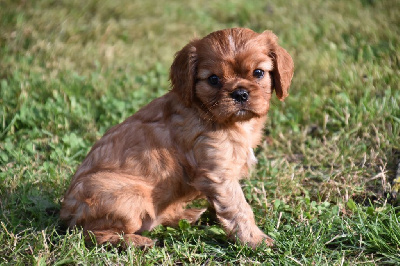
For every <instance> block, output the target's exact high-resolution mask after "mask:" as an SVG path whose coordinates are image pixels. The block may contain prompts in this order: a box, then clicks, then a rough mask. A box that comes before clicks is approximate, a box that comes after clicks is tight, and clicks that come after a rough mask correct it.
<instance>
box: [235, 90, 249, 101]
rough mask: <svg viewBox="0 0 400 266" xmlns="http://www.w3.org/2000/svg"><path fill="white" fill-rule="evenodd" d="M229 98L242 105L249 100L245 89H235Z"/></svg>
mask: <svg viewBox="0 0 400 266" xmlns="http://www.w3.org/2000/svg"><path fill="white" fill-rule="evenodd" d="M231 97H232V98H233V99H234V100H235V101H236V102H238V103H244V102H247V100H248V99H249V92H248V91H247V90H245V89H237V90H235V91H234V92H232V93H231Z"/></svg>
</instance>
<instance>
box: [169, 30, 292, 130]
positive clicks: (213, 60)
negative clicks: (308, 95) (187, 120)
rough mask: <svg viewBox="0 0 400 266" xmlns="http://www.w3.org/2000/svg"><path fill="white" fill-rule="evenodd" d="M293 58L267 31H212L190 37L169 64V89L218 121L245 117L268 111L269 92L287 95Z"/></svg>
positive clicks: (236, 119)
mask: <svg viewBox="0 0 400 266" xmlns="http://www.w3.org/2000/svg"><path fill="white" fill-rule="evenodd" d="M292 76H293V60H292V58H291V57H290V55H289V54H288V53H287V52H286V50H284V49H283V48H282V47H280V46H279V45H278V44H277V37H276V36H275V35H274V34H273V33H272V32H270V31H265V32H263V33H261V34H258V33H255V32H253V31H251V30H249V29H241V28H234V29H226V30H221V31H216V32H213V33H211V34H209V35H208V36H206V37H204V38H203V39H200V40H193V41H192V42H190V43H189V44H187V45H186V46H185V47H184V48H183V49H182V50H181V51H179V52H178V53H177V54H176V57H175V60H174V62H173V64H172V66H171V72H170V79H171V82H172V91H174V92H175V93H177V94H179V95H180V97H181V99H182V101H183V103H184V104H185V105H186V106H188V107H197V108H199V110H201V111H202V112H203V113H204V114H206V115H207V117H208V118H209V119H211V120H213V121H215V122H218V123H231V122H238V121H246V120H249V119H252V118H254V117H261V116H264V115H266V114H267V112H268V109H269V100H270V98H271V95H272V91H273V90H275V92H276V95H277V96H278V98H279V99H280V100H283V99H284V98H286V97H287V96H288V95H289V94H288V90H289V86H290V82H291V79H292Z"/></svg>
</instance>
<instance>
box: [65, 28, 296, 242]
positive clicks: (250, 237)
mask: <svg viewBox="0 0 400 266" xmlns="http://www.w3.org/2000/svg"><path fill="white" fill-rule="evenodd" d="M257 68H265V69H263V70H265V75H264V77H263V78H261V79H257V78H255V77H253V71H254V70H255V69H257ZM268 72H269V73H270V75H269V74H268ZM212 74H216V75H217V76H219V77H220V79H221V85H220V86H219V87H218V88H216V87H214V86H211V85H210V84H209V82H208V79H207V78H208V77H209V76H210V75H212ZM292 75H293V61H292V59H291V57H290V56H289V54H288V53H287V52H286V51H285V50H284V49H283V48H281V47H280V46H279V45H278V44H277V38H276V36H275V35H274V34H272V33H271V32H269V31H266V32H264V33H262V34H258V33H255V32H253V31H251V30H248V29H227V30H222V31H217V32H214V33H211V34H210V35H208V36H206V37H205V38H203V39H201V40H194V41H192V42H190V43H189V44H188V45H186V46H185V47H184V48H183V49H182V50H181V51H179V52H178V53H177V55H176V58H175V60H174V62H173V64H172V66H171V74H170V78H171V82H172V90H171V91H170V92H169V93H167V94H166V95H164V96H162V97H160V98H158V99H156V100H154V101H152V102H151V103H150V104H148V105H147V106H145V107H143V108H142V109H141V110H139V111H138V112H137V113H136V114H134V115H133V116H131V117H129V118H128V119H127V120H125V121H124V122H123V123H121V124H119V125H117V126H115V127H113V128H111V129H110V130H109V131H108V132H107V133H106V134H105V135H104V136H103V137H102V138H101V139H100V140H99V141H98V142H97V143H96V144H95V145H94V146H93V148H92V150H91V151H90V152H89V154H88V155H87V157H86V159H85V160H84V161H83V163H82V164H81V166H80V167H79V168H78V170H77V172H76V174H75V176H74V177H73V179H72V182H71V186H70V188H69V189H68V191H67V193H66V194H65V197H64V200H63V203H62V210H61V219H63V220H65V221H66V222H67V223H68V225H69V226H75V225H78V226H82V227H83V229H84V231H85V232H92V233H93V235H94V237H95V238H96V240H97V241H98V242H99V243H103V242H111V243H113V244H116V243H118V242H119V241H120V240H121V237H122V238H123V239H124V240H126V241H127V242H128V243H132V244H134V245H137V246H146V245H151V244H152V240H151V239H149V238H146V237H144V236H141V235H140V233H141V232H142V231H144V230H151V229H152V228H154V227H155V226H157V225H159V224H163V225H170V226H175V225H177V223H178V222H179V220H180V219H187V220H189V221H190V222H195V221H196V220H197V219H199V217H200V215H201V214H202V213H203V212H204V209H185V206H186V204H187V203H188V202H190V201H192V200H194V199H196V198H199V197H206V198H207V199H208V200H209V202H210V203H211V204H212V206H213V207H214V208H215V210H216V213H217V217H218V219H219V221H220V222H221V224H222V225H223V227H224V228H225V230H226V232H227V234H228V236H229V237H231V238H233V239H235V238H237V239H238V240H240V241H241V242H243V243H247V244H249V245H250V246H252V247H256V246H257V245H259V244H260V243H261V242H263V241H264V242H265V243H266V244H268V245H272V239H271V238H269V237H268V236H266V235H265V234H264V233H263V232H262V231H261V230H260V229H259V228H258V227H257V226H256V224H255V221H254V215H253V212H252V210H251V207H250V206H249V205H248V204H247V202H246V200H245V197H244V195H243V192H242V190H241V187H240V184H239V180H240V179H241V178H243V177H244V176H245V175H246V174H247V172H248V168H249V167H250V166H251V164H253V163H254V162H255V158H254V155H253V152H252V148H254V147H255V146H257V145H258V144H259V142H260V139H261V135H262V127H263V123H264V121H265V119H266V114H267V112H268V109H269V101H270V98H271V95H272V90H273V89H275V91H276V93H277V96H278V97H279V98H280V99H281V100H283V99H284V98H285V97H286V96H287V95H288V89H289V85H290V81H291V78H292ZM238 88H245V89H246V90H247V91H248V93H249V99H248V101H246V102H245V103H238V102H237V101H234V100H233V98H232V97H231V93H232V92H233V91H235V90H237V89H238ZM119 234H121V235H122V236H121V237H120V236H119Z"/></svg>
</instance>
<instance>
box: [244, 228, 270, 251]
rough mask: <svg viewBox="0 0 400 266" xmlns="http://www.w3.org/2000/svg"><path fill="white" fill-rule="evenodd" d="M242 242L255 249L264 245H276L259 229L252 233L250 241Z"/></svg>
mask: <svg viewBox="0 0 400 266" xmlns="http://www.w3.org/2000/svg"><path fill="white" fill-rule="evenodd" d="M242 242H244V243H247V244H248V245H249V246H250V247H251V248H253V249H255V248H256V247H258V246H260V245H261V244H263V243H264V244H265V245H266V246H268V247H272V246H273V245H274V240H273V239H272V238H270V237H269V236H267V235H266V234H264V233H263V232H262V231H261V230H260V229H259V228H258V227H257V228H256V229H254V230H253V232H251V233H250V235H249V238H248V239H243V240H242Z"/></svg>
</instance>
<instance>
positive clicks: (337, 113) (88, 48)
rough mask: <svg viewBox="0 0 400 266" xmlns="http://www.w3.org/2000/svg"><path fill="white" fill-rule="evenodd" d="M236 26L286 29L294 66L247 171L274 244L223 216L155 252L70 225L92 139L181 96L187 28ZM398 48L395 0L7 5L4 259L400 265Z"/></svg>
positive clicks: (0, 145) (49, 0)
mask: <svg viewBox="0 0 400 266" xmlns="http://www.w3.org/2000/svg"><path fill="white" fill-rule="evenodd" d="M229 27H248V28H251V29H253V30H255V31H258V32H262V31H263V30H265V29H270V30H272V31H274V32H275V33H276V35H277V36H278V37H279V42H280V44H281V45H282V46H283V47H284V48H285V49H286V50H287V51H288V52H289V53H290V54H291V55H292V57H293V60H294V63H295V74H294V78H293V82H292V85H291V89H290V96H289V97H288V98H287V99H286V100H285V102H280V101H279V100H278V99H274V100H273V102H272V107H271V110H270V112H269V115H268V121H267V123H266V125H265V138H264V141H263V142H262V144H261V145H260V146H259V147H258V148H257V149H256V151H255V152H256V156H257V158H258V161H259V163H258V164H257V166H256V168H255V169H253V170H252V172H251V175H250V179H248V180H244V181H243V190H244V192H245V196H246V198H247V200H248V202H249V203H250V205H251V206H252V208H253V211H254V213H255V216H256V220H257V224H258V225H259V227H260V228H261V229H262V230H263V231H265V232H266V233H268V234H269V235H270V236H271V237H273V238H274V239H275V246H274V247H272V248H267V247H265V246H260V247H259V248H257V249H256V250H252V249H251V248H249V247H247V246H244V245H240V244H237V243H233V242H231V241H228V240H227V239H226V235H225V233H224V232H223V230H222V229H221V227H220V226H219V225H218V222H217V221H216V220H215V218H214V217H213V215H212V213H205V215H204V216H203V217H202V218H201V220H200V221H199V222H198V224H196V225H192V226H191V225H189V224H188V223H187V222H186V221H181V223H180V226H179V228H169V227H162V226H160V227H157V228H156V229H155V230H154V231H152V232H148V233H147V234H148V235H149V236H150V237H151V238H154V239H157V244H156V245H155V246H154V247H152V248H149V249H144V250H143V249H138V248H135V247H129V248H128V249H126V250H122V249H120V248H114V247H110V246H96V245H88V244H87V243H85V242H84V240H83V238H82V232H81V230H79V229H73V230H68V229H66V228H64V227H63V226H62V224H61V222H60V221H59V218H58V212H59V209H60V201H61V199H62V197H63V194H64V192H65V191H66V189H67V187H68V185H69V182H70V178H71V176H72V175H73V174H74V171H75V170H76V168H77V166H78V165H79V164H80V162H81V161H82V160H83V158H84V157H85V155H86V153H87V152H88V151H89V149H90V147H91V146H92V145H93V144H94V142H95V141H96V140H97V139H99V138H100V137H101V136H102V135H103V134H104V132H105V131H106V130H107V129H108V128H110V127H111V126H112V125H114V124H116V123H119V122H122V121H123V120H124V119H125V118H127V117H128V116H130V115H131V114H133V113H134V112H136V111H137V110H138V109H139V108H140V107H142V106H144V105H145V104H146V103H148V102H150V101H151V100H152V99H154V98H156V97H158V96H160V95H162V94H164V93H165V92H166V91H168V89H169V81H168V71H169V67H170V64H171V62H172V60H173V56H174V53H175V52H176V51H178V50H179V49H180V48H181V47H183V45H185V44H186V43H187V42H188V41H189V40H190V39H192V38H194V37H201V36H204V35H206V34H207V33H209V32H212V31H214V30H218V29H223V28H229ZM399 51H400V5H399V3H398V1H396V0H381V1H378V0H360V1H357V0H353V1H348V0H316V1H311V0H309V1H307V0H293V1H278V0H272V1H261V0H254V1H244V0H233V1H222V0H218V1H203V0H201V1H194V0H193V1H191V0H189V1H178V0H174V1H153V0H142V1H129V0H118V1H117V0H103V1H96V0H88V1H77V0H58V1H55V0H38V1H25V0H1V1H0V264H22V265H31V264H32V265H33V264H35V265H46V264H51V265H61V264H71V265H75V264H83V265H86V264H89V265H92V264H107V265H111V264H112V265H114V264H129V265H143V264H205V265H209V264H210V265H214V264H249V265H250V264H259V263H265V264H273V265H275V264H284V265H286V264H288V265H297V264H299V265H327V264H329V265H343V264H345V265H353V264H371V265H373V264H381V265H391V264H392V265H396V264H397V265H398V264H400V221H399V220H400V199H399V198H400V196H398V197H397V198H396V189H395V187H394V186H393V185H394V183H393V180H394V179H395V176H396V167H397V164H398V163H399V160H400V85H399V84H400V53H399ZM275 98H276V97H275ZM195 204H200V205H204V204H206V203H205V202H196V203H195Z"/></svg>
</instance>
